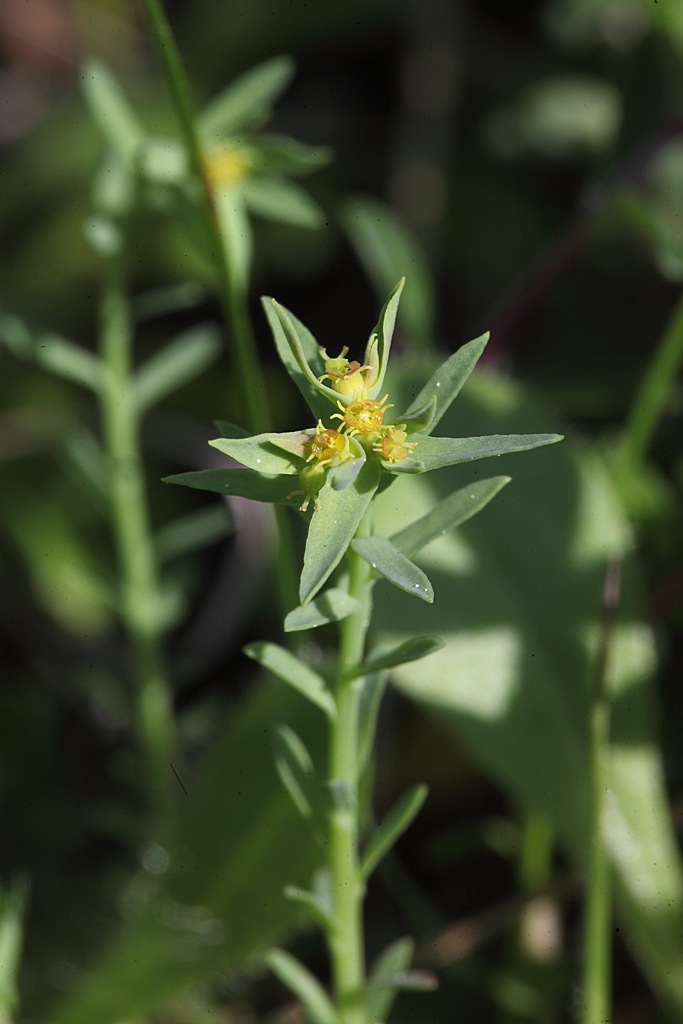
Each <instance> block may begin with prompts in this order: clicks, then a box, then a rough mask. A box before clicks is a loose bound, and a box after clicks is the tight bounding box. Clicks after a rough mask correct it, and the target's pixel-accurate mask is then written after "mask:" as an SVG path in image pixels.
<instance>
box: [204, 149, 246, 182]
mask: <svg viewBox="0 0 683 1024" xmlns="http://www.w3.org/2000/svg"><path fill="white" fill-rule="evenodd" d="M251 166H252V160H251V157H250V155H249V154H248V153H247V152H246V151H245V150H243V149H240V148H239V146H223V147H222V148H221V149H215V150H213V152H211V153H208V154H206V155H205V156H204V161H203V170H204V178H205V180H206V182H207V184H208V185H209V187H210V188H212V189H216V188H220V187H221V186H222V185H238V184H239V183H240V182H241V181H244V179H245V178H246V177H247V175H248V174H249V171H250V170H251Z"/></svg>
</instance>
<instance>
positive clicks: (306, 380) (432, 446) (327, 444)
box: [169, 280, 560, 605]
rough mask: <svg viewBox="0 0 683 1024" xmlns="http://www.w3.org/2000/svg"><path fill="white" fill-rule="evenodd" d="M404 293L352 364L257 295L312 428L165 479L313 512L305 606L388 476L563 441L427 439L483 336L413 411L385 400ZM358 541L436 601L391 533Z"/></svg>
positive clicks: (242, 441) (238, 446)
mask: <svg viewBox="0 0 683 1024" xmlns="http://www.w3.org/2000/svg"><path fill="white" fill-rule="evenodd" d="M402 288H403V280H401V281H400V282H399V283H398V284H397V285H396V287H395V288H394V290H393V291H392V292H391V294H390V296H389V298H388V299H387V302H386V304H385V305H384V308H383V309H382V311H381V313H380V316H379V320H378V323H377V325H376V326H375V328H374V330H373V331H372V333H371V334H370V338H369V341H368V343H367V346H366V349H365V354H364V357H363V363H358V362H356V361H354V360H349V359H347V358H346V353H347V351H348V349H347V348H344V349H343V350H342V352H341V354H340V355H339V356H336V357H335V356H332V357H330V356H329V355H328V353H327V352H326V350H325V349H324V348H321V347H320V346H319V345H318V343H317V341H316V340H315V338H314V337H313V335H312V334H311V333H310V331H308V330H307V329H306V328H305V327H304V325H303V324H302V323H301V322H300V321H299V320H297V318H296V317H295V316H294V315H293V314H292V313H290V312H289V311H288V310H286V309H285V308H284V307H283V306H281V305H280V304H279V303H277V302H275V300H274V299H269V298H266V299H264V300H263V302H264V308H265V311H266V315H267V317H268V320H269V323H270V326H271V328H272V331H273V335H274V338H275V343H276V345H277V349H278V352H279V354H280V357H281V358H282V361H283V363H284V365H285V368H286V369H287V372H288V373H289V374H290V376H291V378H292V380H293V381H294V383H295V384H296V385H297V387H298V388H299V390H300V391H301V393H302V395H303V397H304V398H305V400H306V402H307V404H308V406H309V408H310V410H311V413H312V416H313V419H314V420H315V421H317V424H316V425H310V424H308V425H306V426H304V427H303V428H302V429H300V430H296V431H287V432H285V433H279V434H274V433H269V434H257V435H255V436H253V437H223V438H218V439H217V440H215V441H211V442H210V444H211V445H213V447H214V448H217V449H218V450H219V451H221V452H223V454H225V455H228V456H230V457H231V458H232V459H234V460H235V462H237V463H239V464H240V465H241V466H243V467H244V469H243V470H241V471H240V470H234V469H228V468H226V469H225V470H207V471H205V472H204V473H201V472H200V473H191V474H189V473H184V474H180V475H179V476H175V477H170V478H169V480H171V481H173V482H174V483H186V484H188V485H189V486H191V487H203V488H206V489H209V490H216V491H218V492H219V493H223V494H225V493H230V494H243V495H244V497H249V498H256V500H261V501H268V502H278V503H279V502H281V501H282V500H283V496H284V497H285V500H287V501H289V502H291V504H292V507H293V508H298V509H299V511H301V512H309V514H310V526H309V532H308V539H307V542H306V550H305V554H304V564H303V570H302V574H301V582H300V589H299V596H300V600H301V603H302V605H306V604H307V603H308V602H309V601H310V600H311V599H312V598H314V597H315V595H316V594H317V593H318V592H319V590H320V588H321V587H322V586H323V584H324V583H325V582H326V580H327V579H328V578H329V577H330V575H331V574H332V573H333V572H334V570H335V569H336V568H337V566H338V565H339V563H340V561H341V559H342V557H343V555H344V553H345V552H346V550H347V549H348V547H349V545H350V544H351V541H352V540H353V538H354V535H355V532H356V529H357V528H358V525H359V523H360V521H361V519H362V518H363V515H364V514H365V512H366V510H367V508H368V506H369V504H370V502H371V501H372V498H373V496H374V495H375V493H376V491H377V489H378V487H380V485H381V484H382V480H383V478H386V477H387V475H388V476H389V477H397V476H400V475H402V474H404V473H425V472H429V471H431V470H435V469H442V468H444V467H446V466H452V465H455V464H456V463H462V462H471V461H473V460H475V459H483V458H487V457H489V456H492V455H503V454H504V453H507V452H515V451H526V450H528V449H531V448H538V447H540V446H541V445H547V444H553V443H554V442H555V441H558V440H560V435H558V434H509V435H508V434H506V435H496V434H494V435H491V436H488V437H469V438H462V437H432V436H431V434H432V431H433V430H434V428H435V427H436V426H437V424H438V422H439V420H440V419H441V417H442V416H443V414H444V413H445V412H446V410H447V409H448V407H449V405H450V404H451V402H452V401H453V399H454V398H455V397H456V395H457V394H458V392H459V391H460V389H461V388H462V386H463V385H464V383H465V381H466V380H467V378H468V377H469V375H470V373H471V372H472V370H473V369H474V366H475V364H476V362H477V360H478V359H479V356H480V355H481V353H482V352H483V350H484V347H485V345H486V342H487V340H488V335H483V336H482V337H481V338H477V339H476V340H475V341H471V342H470V343H469V344H467V345H464V346H463V347H462V348H460V349H459V350H458V351H457V352H455V353H454V354H453V355H451V356H450V357H449V358H448V359H447V360H446V361H445V362H444V363H443V364H442V365H441V366H440V367H439V368H438V369H437V370H436V372H435V373H434V374H433V375H432V377H431V378H430V380H429V381H428V382H427V384H426V385H425V386H424V387H423V388H422V390H421V391H420V393H419V394H418V395H417V397H416V398H415V400H414V401H413V402H412V404H411V405H410V406H409V408H408V409H406V410H405V411H404V412H403V413H402V414H401V415H395V412H396V410H395V409H394V406H393V403H392V402H391V401H390V396H389V395H388V394H383V393H382V392H383V389H384V379H385V375H386V371H387V364H388V360H389V353H390V350H391V340H392V336H393V331H394V325H395V323H396V314H397V311H398V303H399V299H400V295H401V290H402ZM326 381H327V382H329V383H326ZM292 476H298V482H295V481H287V479H286V478H287V477H292ZM223 477H225V481H224V480H223ZM228 477H229V479H228ZM278 478H281V479H282V487H281V488H280V487H278V488H277V490H276V489H275V481H277V479H278ZM389 482H391V481H390V480H386V483H389ZM228 484H229V487H228V486H227V485H228ZM240 485H241V486H240ZM481 486H482V482H479V483H478V484H477V485H476V486H475V487H474V488H472V490H473V492H476V493H473V494H472V502H473V512H474V511H478V510H479V509H480V508H481V507H482V501H481V500H480V497H479V489H480V488H481ZM500 486H502V484H501V483H499V482H498V480H494V481H492V486H491V487H490V488H488V489H487V497H486V500H485V501H484V502H483V503H484V504H485V503H486V501H487V500H490V498H492V497H493V496H494V495H495V494H496V493H497V491H498V490H499V489H500ZM461 505H462V502H461V501H458V503H457V506H458V514H457V515H454V516H453V517H448V516H447V517H446V518H445V520H444V523H443V524H442V527H441V528H442V529H447V528H450V527H451V526H453V525H456V523H457V522H462V510H461V508H460V506H461ZM311 509H312V513H311V512H310V510H311ZM472 514H473V513H472ZM451 518H452V522H451ZM426 526H427V524H425V527H426ZM411 529H412V530H413V531H414V532H416V534H420V533H421V532H423V531H422V530H421V522H420V521H418V522H417V523H415V524H413V526H412V527H411ZM427 532H429V531H427ZM355 543H357V542H355ZM364 543H365V547H363V550H362V552H361V553H362V555H363V557H364V558H366V559H367V561H368V562H369V563H370V565H371V567H372V568H373V569H374V570H375V573H376V574H377V575H382V576H383V577H384V578H386V579H388V580H389V581H390V582H392V583H394V585H395V586H398V587H400V588H401V589H403V590H405V591H407V592H412V593H414V595H415V596H416V597H420V598H422V599H423V600H427V601H431V600H432V597H433V593H432V588H431V584H429V581H428V580H427V578H426V576H425V575H424V573H423V572H422V571H421V570H420V569H418V567H417V566H414V565H413V564H412V562H411V561H410V559H409V558H408V553H406V552H401V551H400V550H399V549H398V548H396V547H395V545H394V544H392V543H391V542H390V541H389V539H388V538H382V537H378V538H376V539H375V540H373V541H368V542H364ZM361 546H362V545H361Z"/></svg>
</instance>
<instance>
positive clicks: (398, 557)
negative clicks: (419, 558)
mask: <svg viewBox="0 0 683 1024" xmlns="http://www.w3.org/2000/svg"><path fill="white" fill-rule="evenodd" d="M351 546H352V548H353V550H354V551H356V552H357V553H358V554H359V555H360V556H361V558H364V559H365V561H366V562H368V563H369V564H370V565H371V566H372V568H373V569H374V570H375V571H376V572H378V573H379V574H380V576H384V578H385V579H387V580H389V582H390V583H393V584H394V586H395V587H398V589H399V590H405V592H406V593H407V594H411V595H412V596H413V597H419V598H421V599H422V600H423V601H428V602H429V603H431V602H432V601H433V600H434V590H433V589H432V585H431V583H430V582H429V580H428V579H427V576H426V575H425V573H423V571H422V569H420V568H418V566H417V565H415V563H414V562H411V561H410V559H409V558H406V556H405V555H404V554H402V553H401V552H400V551H399V550H398V549H397V548H395V547H394V545H393V544H392V543H391V541H390V540H389V538H388V537H380V536H375V537H363V538H361V539H358V540H354V541H353V542H352V545H351Z"/></svg>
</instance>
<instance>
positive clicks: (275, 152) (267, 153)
mask: <svg viewBox="0 0 683 1024" xmlns="http://www.w3.org/2000/svg"><path fill="white" fill-rule="evenodd" d="M252 152H253V157H254V165H255V169H256V170H258V171H259V172H260V171H262V170H263V171H264V172H267V173H268V174H284V175H286V176H287V177H292V176H297V175H302V174H310V173H311V171H315V170H316V169H317V168H318V167H324V166H325V165H326V164H329V162H330V160H331V159H332V150H331V149H328V148H327V147H326V146H307V145H305V143H303V142H297V141H296V140H295V139H290V138H289V137H288V136H287V135H271V134H268V135H264V134H260V135H259V136H258V139H257V140H254V148H253V151H252Z"/></svg>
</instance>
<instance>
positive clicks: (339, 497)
mask: <svg viewBox="0 0 683 1024" xmlns="http://www.w3.org/2000/svg"><path fill="white" fill-rule="evenodd" d="M379 476H380V470H379V466H378V465H377V463H376V462H366V463H365V465H364V466H363V468H362V469H361V471H360V473H359V474H358V476H357V478H356V480H355V481H354V483H352V484H351V485H350V487H346V488H345V489H344V490H343V491H336V490H334V488H333V487H332V485H331V484H330V481H329V479H328V481H327V483H326V484H325V486H324V487H323V489H322V490H321V492H320V495H319V498H318V500H319V504H320V508H318V509H316V511H315V512H314V513H313V517H312V519H311V525H310V526H309V528H308V537H307V539H306V550H305V551H304V566H303V571H302V573H301V581H300V584H299V599H300V601H301V603H302V604H303V605H305V604H308V602H309V601H310V600H311V598H313V597H315V595H316V594H317V593H318V591H319V590H320V588H321V587H322V585H323V584H324V583H325V581H326V580H327V579H328V578H329V576H330V574H331V573H332V572H333V571H334V569H336V568H337V566H338V565H339V563H340V561H341V559H342V557H343V555H344V553H345V552H346V550H347V548H348V547H349V544H350V543H351V541H352V539H353V536H354V534H355V532H356V530H357V529H358V526H359V525H360V521H361V519H362V518H363V516H364V515H365V513H366V511H367V509H368V506H369V505H370V502H371V501H372V498H373V496H374V494H375V491H376V490H377V486H378V484H379Z"/></svg>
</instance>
